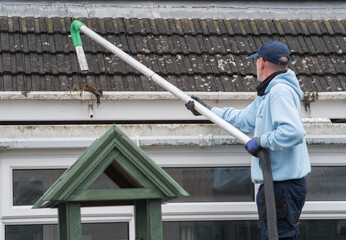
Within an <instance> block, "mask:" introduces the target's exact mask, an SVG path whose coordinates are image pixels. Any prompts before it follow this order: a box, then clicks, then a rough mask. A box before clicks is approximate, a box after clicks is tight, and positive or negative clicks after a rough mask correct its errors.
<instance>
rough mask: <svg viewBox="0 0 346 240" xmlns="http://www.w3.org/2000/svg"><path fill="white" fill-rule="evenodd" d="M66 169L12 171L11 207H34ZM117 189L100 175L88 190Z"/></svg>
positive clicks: (105, 176)
mask: <svg viewBox="0 0 346 240" xmlns="http://www.w3.org/2000/svg"><path fill="white" fill-rule="evenodd" d="M65 170H66V169H15V170H13V206H21V205H34V204H35V202H36V201H37V200H38V199H39V198H40V197H41V196H42V195H43V194H44V193H45V192H46V191H47V190H48V189H49V188H50V186H52V185H53V183H54V182H55V181H56V180H57V179H58V178H59V177H60V176H61V175H62V174H63V173H64V172H65ZM117 188H119V187H118V186H117V185H116V184H115V183H114V182H113V181H112V180H111V179H110V178H109V177H107V175H106V174H104V173H102V174H101V175H100V176H99V177H98V178H97V179H96V181H95V182H94V183H92V184H91V185H90V187H89V189H117Z"/></svg>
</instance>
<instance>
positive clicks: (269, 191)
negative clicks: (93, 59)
mask: <svg viewBox="0 0 346 240" xmlns="http://www.w3.org/2000/svg"><path fill="white" fill-rule="evenodd" d="M80 32H82V33H84V34H85V35H87V36H88V37H90V38H91V39H92V40H94V41H95V42H97V43H98V44H100V45H101V46H102V47H104V48H106V49H107V50H109V51H110V52H112V53H113V54H115V55H116V56H118V57H119V58H120V59H122V60H123V61H125V62H126V63H127V64H129V65H131V66H132V67H133V68H135V69H136V70H138V71H139V72H141V73H142V74H143V75H145V76H146V77H148V78H149V79H150V80H152V81H154V82H155V83H157V84H158V85H160V86H161V87H162V88H164V89H165V90H167V91H169V92H170V93H171V94H173V95H174V96H176V97H177V98H178V99H180V100H181V101H183V102H184V103H187V102H189V101H194V103H195V110H196V111H198V112H199V113H200V114H201V115H203V116H204V117H206V118H207V119H209V120H210V121H212V122H213V123H215V124H216V125H218V126H219V127H221V128H222V129H224V130H225V131H227V132H228V133H229V134H231V135H232V136H234V137H235V138H237V139H238V140H240V141H241V142H242V143H244V144H246V143H247V142H248V141H249V140H250V138H249V137H248V136H247V135H246V134H244V133H243V132H241V131H240V130H239V129H237V128H235V127H234V126H232V125H231V124H229V123H228V122H226V121H225V120H223V119H222V118H220V117H219V116H217V115H216V114H214V113H213V112H212V111H210V110H208V109H207V108H206V107H204V106H203V105H201V104H200V103H199V102H197V101H195V100H193V99H192V98H191V97H190V96H188V95H186V94H185V93H183V92H182V91H181V90H180V89H178V88H177V87H175V86H174V85H173V84H171V83H169V82H168V81H167V80H165V79H163V78H162V77H161V76H159V75H158V74H156V73H155V72H153V71H152V70H151V69H149V68H148V67H146V66H145V65H143V64H141V63H140V62H138V61H137V60H136V59H134V58H133V57H131V56H130V55H128V54H127V53H125V52H124V51H122V50H120V49H119V48H117V47H116V46H114V45H113V44H112V43H110V42H109V41H107V40H106V39H104V38H103V37H101V36H100V35H98V34H97V33H95V32H94V31H92V30H91V29H89V28H88V27H87V26H85V24H83V23H82V22H80V21H78V20H75V21H73V22H72V24H71V36H72V41H73V44H74V46H75V47H76V53H77V58H78V62H79V64H80V68H81V71H87V70H88V64H87V61H86V58H85V54H84V51H83V49H82V46H83V44H82V40H81V37H80ZM258 156H259V160H260V163H261V166H262V172H263V181H264V189H265V205H266V209H267V226H268V237H269V239H270V240H278V231H277V218H276V206H275V196H274V185H273V178H272V171H271V166H270V161H269V157H268V153H267V152H266V150H265V149H263V150H261V151H260V152H258Z"/></svg>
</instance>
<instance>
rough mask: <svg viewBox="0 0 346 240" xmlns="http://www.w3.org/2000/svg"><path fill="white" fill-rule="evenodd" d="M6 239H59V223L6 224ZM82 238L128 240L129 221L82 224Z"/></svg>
mask: <svg viewBox="0 0 346 240" xmlns="http://www.w3.org/2000/svg"><path fill="white" fill-rule="evenodd" d="M5 232H6V233H5V235H6V237H5V240H16V239H18V240H20V239H25V240H58V239H59V237H58V235H59V233H58V232H59V230H58V225H56V224H52V225H48V224H46V225H41V224H38V225H14V226H11V225H9V226H6V228H5ZM82 235H83V237H82V240H100V239H103V240H127V239H129V230H128V223H87V224H83V225H82Z"/></svg>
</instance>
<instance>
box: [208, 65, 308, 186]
mask: <svg viewBox="0 0 346 240" xmlns="http://www.w3.org/2000/svg"><path fill="white" fill-rule="evenodd" d="M302 97H303V92H302V90H301V89H300V87H299V82H298V80H297V77H296V75H295V73H294V72H293V71H292V70H290V69H288V70H287V72H286V73H283V74H279V75H277V76H276V77H275V78H274V79H272V80H271V82H270V83H269V85H268V87H267V88H266V90H265V95H264V96H258V97H257V98H256V99H255V100H254V101H253V102H252V103H251V104H250V105H248V106H247V107H246V108H244V109H243V110H237V109H234V108H216V107H213V109H212V111H213V112H214V113H215V114H217V115H218V116H220V117H221V118H223V119H224V120H226V121H227V122H229V123H230V124H232V125H233V126H235V127H237V128H239V129H240V130H241V131H244V132H254V136H255V137H259V138H260V144H261V146H262V147H264V148H266V149H267V151H268V154H269V158H270V162H271V168H272V173H273V181H284V180H289V179H297V178H302V177H304V176H306V175H307V174H308V173H309V172H310V171H311V166H310V160H309V155H308V150H307V146H306V142H305V139H304V136H305V134H306V132H305V130H304V128H303V124H302V122H301V112H300V111H301V109H300V99H301V98H302ZM251 178H252V181H253V182H254V183H263V174H262V169H261V166H260V163H259V159H258V158H257V157H252V161H251Z"/></svg>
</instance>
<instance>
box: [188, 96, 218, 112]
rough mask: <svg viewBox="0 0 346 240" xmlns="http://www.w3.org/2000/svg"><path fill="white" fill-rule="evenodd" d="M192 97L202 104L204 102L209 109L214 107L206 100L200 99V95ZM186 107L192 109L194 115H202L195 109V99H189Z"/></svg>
mask: <svg viewBox="0 0 346 240" xmlns="http://www.w3.org/2000/svg"><path fill="white" fill-rule="evenodd" d="M191 98H192V99H193V100H195V101H197V102H199V103H200V104H202V105H203V106H204V107H206V108H208V109H209V110H210V109H211V108H212V106H209V105H207V104H206V103H205V102H203V101H202V100H201V99H199V98H198V97H196V96H191ZM185 106H186V108H187V109H188V110H190V111H191V112H192V113H193V115H195V116H200V115H201V114H200V113H199V112H197V111H196V110H195V102H194V101H188V102H187V103H186V104H185Z"/></svg>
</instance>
